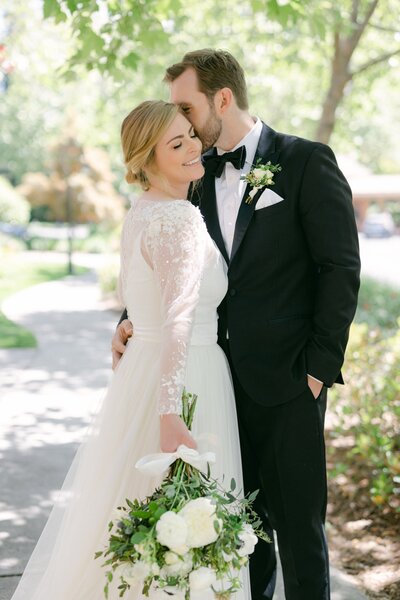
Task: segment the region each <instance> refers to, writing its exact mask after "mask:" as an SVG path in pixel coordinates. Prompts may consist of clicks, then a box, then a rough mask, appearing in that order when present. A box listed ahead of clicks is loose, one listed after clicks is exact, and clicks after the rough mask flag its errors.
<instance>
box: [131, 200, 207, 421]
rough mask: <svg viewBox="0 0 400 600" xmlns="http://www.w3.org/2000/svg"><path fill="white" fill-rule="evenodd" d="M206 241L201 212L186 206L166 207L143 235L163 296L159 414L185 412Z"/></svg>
mask: <svg viewBox="0 0 400 600" xmlns="http://www.w3.org/2000/svg"><path fill="white" fill-rule="evenodd" d="M206 235H207V233H206V227H205V224H204V222H203V220H202V217H201V215H200V212H199V211H198V209H197V208H195V207H193V206H192V205H191V204H190V203H189V202H188V201H181V200H176V201H172V202H168V203H166V204H165V206H163V207H162V209H161V211H160V213H159V214H157V215H154V218H153V219H152V221H151V222H150V224H149V226H148V227H147V229H146V231H145V233H144V237H143V244H142V250H143V253H144V255H145V256H147V259H148V261H149V263H150V265H151V267H152V268H153V270H154V274H155V277H156V280H157V284H158V286H159V289H160V292H161V304H162V318H163V325H162V342H161V343H162V347H161V362H160V368H161V373H160V397H159V413H160V414H167V413H177V414H179V413H180V412H181V398H182V391H183V386H184V381H185V371H186V360H187V353H188V346H189V343H190V336H191V331H192V323H193V318H194V312H195V309H196V305H197V301H198V296H199V287H200V281H201V277H202V273H203V267H204V256H205V239H206Z"/></svg>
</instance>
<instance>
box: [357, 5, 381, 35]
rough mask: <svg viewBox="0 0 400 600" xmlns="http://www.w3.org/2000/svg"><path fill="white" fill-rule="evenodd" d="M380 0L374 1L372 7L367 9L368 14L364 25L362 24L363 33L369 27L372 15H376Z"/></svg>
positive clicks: (363, 22)
mask: <svg viewBox="0 0 400 600" xmlns="http://www.w3.org/2000/svg"><path fill="white" fill-rule="evenodd" d="M378 3H379V0H372V2H371V3H370V5H369V6H368V8H367V12H366V15H365V17H364V20H363V21H362V23H361V24H360V26H361V28H362V31H363V30H364V29H365V28H366V26H367V25H368V21H369V20H370V18H371V17H372V15H373V14H374V11H375V9H376V7H377V6H378Z"/></svg>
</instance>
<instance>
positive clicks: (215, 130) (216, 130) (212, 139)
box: [197, 106, 222, 152]
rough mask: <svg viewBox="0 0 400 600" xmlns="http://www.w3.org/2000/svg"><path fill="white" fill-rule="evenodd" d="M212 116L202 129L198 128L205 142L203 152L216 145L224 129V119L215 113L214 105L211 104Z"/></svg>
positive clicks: (198, 132)
mask: <svg viewBox="0 0 400 600" xmlns="http://www.w3.org/2000/svg"><path fill="white" fill-rule="evenodd" d="M210 109H211V110H210V116H209V117H208V119H207V121H206V122H205V124H204V125H203V127H202V128H201V129H200V130H197V135H198V136H199V139H200V141H201V143H202V144H203V152H206V151H207V150H209V149H210V148H212V147H213V146H215V144H216V142H217V140H218V138H219V137H220V135H221V131H222V121H221V119H219V118H218V117H217V115H216V114H215V108H214V106H210Z"/></svg>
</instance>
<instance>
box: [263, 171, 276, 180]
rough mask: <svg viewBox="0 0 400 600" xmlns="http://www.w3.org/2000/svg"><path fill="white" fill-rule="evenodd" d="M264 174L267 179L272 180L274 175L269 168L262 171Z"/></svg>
mask: <svg viewBox="0 0 400 600" xmlns="http://www.w3.org/2000/svg"><path fill="white" fill-rule="evenodd" d="M264 174H265V175H266V176H267V178H268V180H271V181H272V178H273V176H274V174H273V172H272V171H270V170H269V169H267V170H266V171H264Z"/></svg>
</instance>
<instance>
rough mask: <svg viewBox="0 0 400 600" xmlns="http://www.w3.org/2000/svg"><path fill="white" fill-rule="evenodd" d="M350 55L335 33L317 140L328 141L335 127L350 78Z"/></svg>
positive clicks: (344, 43) (343, 42) (325, 142)
mask: <svg viewBox="0 0 400 600" xmlns="http://www.w3.org/2000/svg"><path fill="white" fill-rule="evenodd" d="M346 50H347V51H346ZM350 57H351V52H350V53H349V52H348V48H346V40H344V41H343V40H341V39H340V37H339V34H336V35H335V52H334V55H333V59H332V68H331V80H330V85H329V89H328V92H327V95H326V97H325V100H324V103H323V105H322V113H321V117H320V120H319V123H318V126H317V130H316V134H315V139H316V141H317V142H322V143H323V144H328V143H329V140H330V137H331V135H332V132H333V129H334V127H335V120H336V110H337V107H338V106H339V104H340V102H341V101H342V98H343V94H344V89H345V86H346V84H347V83H348V81H350V79H351V74H350V72H349V63H350Z"/></svg>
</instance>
